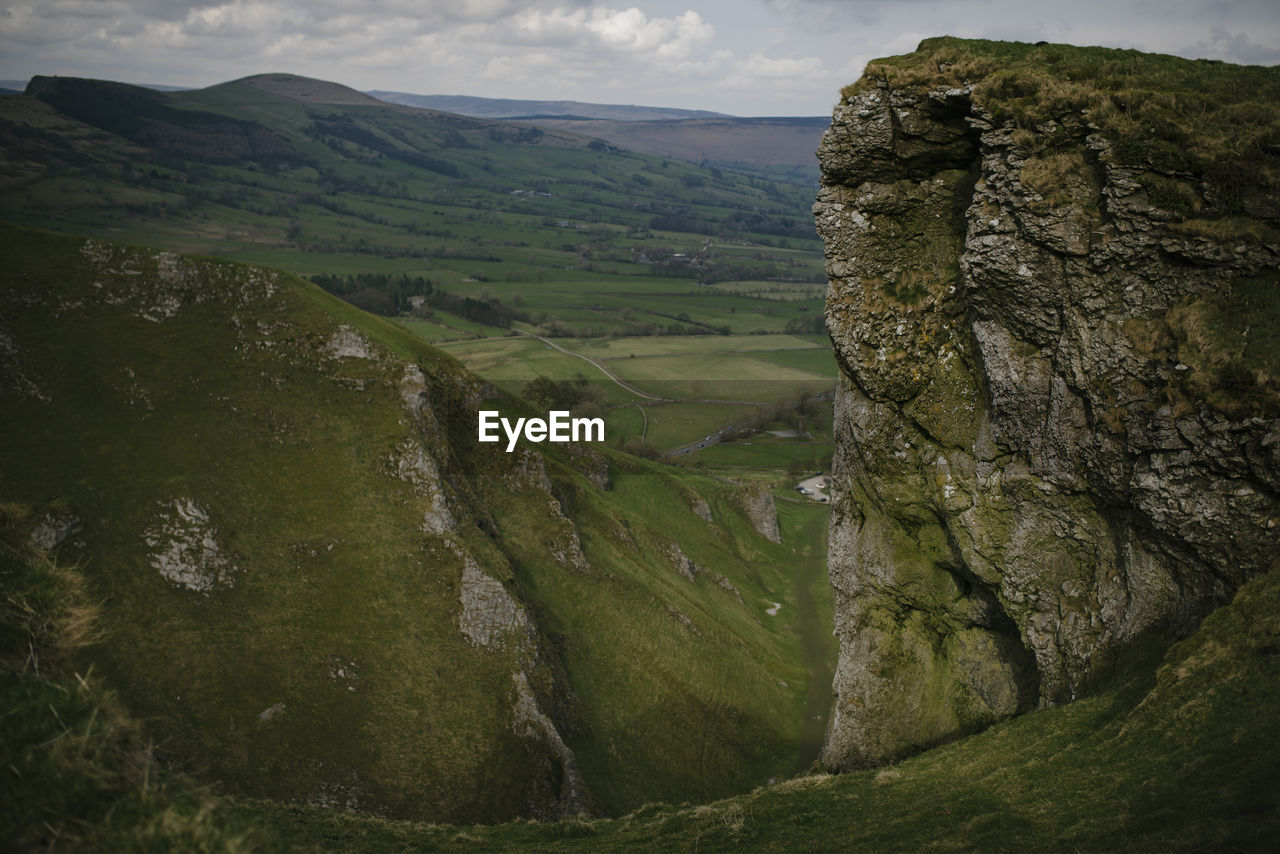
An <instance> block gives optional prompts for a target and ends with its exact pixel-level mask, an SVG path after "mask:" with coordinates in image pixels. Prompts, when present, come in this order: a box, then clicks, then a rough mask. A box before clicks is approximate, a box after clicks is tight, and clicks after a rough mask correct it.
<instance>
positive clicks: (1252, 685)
mask: <svg viewBox="0 0 1280 854" xmlns="http://www.w3.org/2000/svg"><path fill="white" fill-rule="evenodd" d="M1151 665H1152V663H1151V662H1148V663H1147V666H1141V665H1139V666H1136V667H1135V670H1134V673H1133V674H1132V675H1131V676H1130V677H1129V678H1128V679H1126V680H1124V681H1122V682H1121V683H1120V684H1119V685H1117V686H1116V687H1114V688H1111V689H1109V690H1107V691H1103V692H1101V693H1099V694H1097V695H1095V696H1092V697H1088V698H1086V699H1082V700H1080V701H1077V702H1075V703H1072V704H1071V705H1068V706H1063V707H1060V708H1053V709H1044V710H1041V711H1038V712H1034V713H1032V714H1029V715H1026V716H1023V717H1021V718H1018V719H1016V720H1012V721H1009V722H1007V723H1004V724H1001V725H999V726H996V727H993V728H992V729H990V730H988V731H986V732H984V733H982V734H980V735H976V736H971V737H969V738H965V739H962V740H959V741H957V742H954V743H952V744H950V745H947V746H944V747H940V748H937V749H935V750H932V751H929V752H927V753H924V754H922V755H920V756H917V757H915V758H912V759H910V760H907V761H905V762H902V763H901V764H898V765H894V766H891V767H888V768H884V769H880V770H878V771H866V772H860V773H854V774H844V775H840V776H825V775H818V776H813V777H800V778H797V779H794V780H791V781H789V782H785V783H781V784H778V785H775V786H770V787H766V788H762V789H758V790H756V791H755V792H752V793H751V794H749V795H745V796H742V797H737V798H731V799H728V800H722V801H718V802H715V803H712V804H707V805H704V806H688V805H685V806H680V807H670V806H651V807H646V808H644V809H641V810H638V811H636V812H634V813H632V814H631V815H629V816H627V817H625V818H622V819H617V820H610V821H573V822H561V823H557V824H532V823H523V824H510V825H502V826H498V827H470V828H441V827H423V826H418V825H408V824H394V825H393V824H387V823H384V822H379V821H376V820H370V819H365V818H358V817H351V816H342V815H337V814H333V813H321V812H318V811H295V810H289V809H286V808H282V807H277V806H269V805H265V804H253V805H250V804H244V805H240V806H238V807H236V808H234V809H233V810H232V812H233V813H234V814H236V815H240V816H244V817H253V818H256V819H258V820H264V821H267V822H270V823H271V824H272V825H274V826H275V827H277V828H278V829H279V830H281V831H283V833H284V835H283V836H282V837H281V838H282V839H284V838H287V839H289V840H290V844H291V845H293V846H295V850H308V849H310V848H313V847H314V848H325V847H339V848H346V849H348V850H351V849H364V850H407V851H413V850H418V851H436V850H440V851H450V850H476V851H494V850H502V851H609V850H618V849H623V848H636V849H640V848H643V849H645V850H656V851H734V850H754V851H922V850H931V851H932V850H937V851H1204V850H1212V851H1267V850H1274V849H1273V848H1272V846H1273V845H1274V843H1275V840H1276V839H1277V838H1278V837H1277V834H1280V718H1277V716H1276V715H1275V712H1274V710H1275V708H1276V705H1277V703H1278V702H1280V569H1273V570H1272V571H1271V572H1270V573H1269V574H1268V575H1266V576H1264V577H1262V578H1258V579H1256V580H1254V581H1253V582H1251V583H1250V584H1248V585H1246V586H1245V587H1244V588H1243V589H1242V590H1241V591H1240V593H1239V594H1238V595H1237V597H1236V599H1235V601H1234V602H1233V603H1232V604H1230V605H1228V606H1225V607H1223V608H1222V609H1220V610H1219V611H1218V612H1216V613H1215V614H1213V615H1212V616H1211V617H1209V618H1208V619H1207V620H1206V621H1205V623H1204V625H1203V626H1202V627H1201V629H1200V631H1199V632H1197V633H1196V634H1195V635H1194V636H1192V637H1191V638H1189V639H1188V640H1186V641H1184V642H1182V643H1180V644H1178V645H1177V646H1175V647H1174V648H1173V649H1172V650H1170V652H1169V653H1168V654H1167V655H1166V656H1165V657H1164V659H1163V661H1162V662H1159V666H1158V667H1156V666H1151Z"/></svg>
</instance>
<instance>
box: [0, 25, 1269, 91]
mask: <svg viewBox="0 0 1280 854" xmlns="http://www.w3.org/2000/svg"><path fill="white" fill-rule="evenodd" d="M1274 4H1275V0H1228V1H1227V2H1220V3H1212V2H1204V0H1162V3H1161V8H1160V14H1159V15H1153V14H1152V13H1151V7H1150V0H1072V5H1071V6H1070V8H1069V9H1066V10H1064V9H1063V8H1062V7H1061V6H1060V4H1059V3H1056V2H1051V0H893V2H890V0H856V2H855V0H696V2H695V0H612V2H610V0H447V1H446V0H0V77H5V78H19V77H25V76H27V75H30V74H34V73H44V74H71V75H83V76H92V77H109V78H112V79H118V80H126V81H133V82H154V83H172V84H178V85H208V84H211V83H216V82H221V81H223V80H229V79H233V78H236V77H240V76H244V75H247V74H253V73H257V72H261V71H289V72H293V73H297V74H304V75H310V76H314V77H322V78H324V79H329V80H335V81H338V82H341V83H346V84H347V85H351V86H355V87H357V88H363V89H373V88H378V89H399V90H404V91H416V92H426V93H452V94H472V95H487V96H491V97H522V98H547V99H550V98H576V99H579V100H622V101H624V102H626V103H637V104H644V103H647V104H664V105H669V106H683V107H699V108H706V109H716V110H721V111H724V112H734V113H738V114H740V115H752V114H755V115H760V114H772V115H787V114H790V115H796V114H802V115H805V114H807V115H813V114H818V113H825V112H826V111H827V110H828V109H829V105H830V104H831V103H833V102H834V100H835V98H836V93H837V92H838V90H839V89H840V87H841V86H844V85H846V84H848V83H850V82H852V81H853V80H854V79H855V78H856V77H857V76H858V75H859V74H860V73H861V71H862V67H863V65H864V64H865V63H866V61H867V60H869V59H872V58H874V57H877V56H886V55H891V54H897V53H904V52H908V51H911V50H913V49H914V48H915V46H916V44H917V43H918V42H919V41H920V40H921V39H922V38H924V37H925V36H926V35H938V34H943V33H950V34H953V35H963V36H971V37H981V38H1016V39H1021V40H1028V41H1033V40H1036V39H1040V38H1046V39H1050V40H1053V41H1067V42H1073V43H1078V44H1109V45H1113V46H1134V47H1139V48H1142V49H1146V50H1159V51H1165V52H1176V53H1179V54H1182V55H1190V56H1208V57H1214V58H1221V59H1226V60H1229V61H1237V62H1255V63H1264V64H1270V63H1274V62H1277V61H1280V16H1277V15H1276V14H1275V11H1274V10H1275V6H1274Z"/></svg>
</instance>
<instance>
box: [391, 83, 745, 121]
mask: <svg viewBox="0 0 1280 854" xmlns="http://www.w3.org/2000/svg"><path fill="white" fill-rule="evenodd" d="M366 94H368V95H372V96H373V97H375V98H378V99H380V100H383V101H388V102H390V103H392V104H402V105H404V106H407V107H424V108H426V109H428V110H442V111H444V112H446V113H458V114H459V115H463V116H473V117H475V118H481V119H511V118H521V117H525V116H572V117H581V118H586V119H609V120H612V121H621V122H635V121H658V120H662V119H707V118H725V117H726V114H724V113H715V112H711V111H710V110H680V109H676V108H674V107H638V106H636V105H634V104H627V105H623V104H588V103H584V102H582V101H523V100H519V99H515V98H476V97H472V96H469V95H411V94H409V93H407V92H387V91H384V90H381V89H373V90H370V91H369V92H367V93H366Z"/></svg>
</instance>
